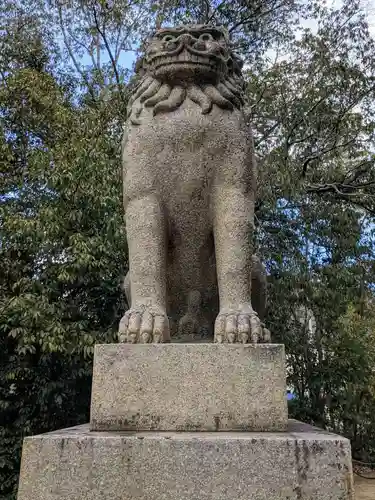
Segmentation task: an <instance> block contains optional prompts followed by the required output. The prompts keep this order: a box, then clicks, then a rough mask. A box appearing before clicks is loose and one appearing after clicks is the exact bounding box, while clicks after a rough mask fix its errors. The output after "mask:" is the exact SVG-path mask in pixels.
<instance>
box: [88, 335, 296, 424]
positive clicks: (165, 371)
mask: <svg viewBox="0 0 375 500" xmlns="http://www.w3.org/2000/svg"><path fill="white" fill-rule="evenodd" d="M286 425H287V403H286V382H285V359H284V346H283V345H279V344H257V345H252V344H246V345H241V344H233V345H220V344H143V345H140V344H138V345H131V344H110V345H97V346H95V357H94V374H93V388H92V400H91V428H92V429H93V430H135V429H137V430H185V431H186V430H187V431H189V430H201V431H203V430H208V431H215V430H219V431H223V430H262V431H273V430H274V431H282V430H285V429H286Z"/></svg>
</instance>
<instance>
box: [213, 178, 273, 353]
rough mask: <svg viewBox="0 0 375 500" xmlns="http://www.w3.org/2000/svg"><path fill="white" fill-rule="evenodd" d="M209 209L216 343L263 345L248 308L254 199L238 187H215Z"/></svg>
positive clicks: (255, 319) (257, 324)
mask: <svg viewBox="0 0 375 500" xmlns="http://www.w3.org/2000/svg"><path fill="white" fill-rule="evenodd" d="M212 207H213V226H214V240H215V254H216V268H217V270H216V272H217V281H218V287H219V297H220V312H219V315H218V317H217V319H216V322H215V341H216V342H230V343H233V342H243V343H246V342H248V341H249V340H250V341H251V342H253V343H257V342H258V341H264V339H263V329H262V325H261V322H260V320H259V317H258V315H257V314H256V312H255V311H254V309H253V307H252V304H251V263H252V253H253V252H252V236H253V219H254V201H253V195H252V194H251V193H249V192H247V193H246V192H244V188H241V187H228V186H218V187H216V190H215V192H214V198H213V204H212Z"/></svg>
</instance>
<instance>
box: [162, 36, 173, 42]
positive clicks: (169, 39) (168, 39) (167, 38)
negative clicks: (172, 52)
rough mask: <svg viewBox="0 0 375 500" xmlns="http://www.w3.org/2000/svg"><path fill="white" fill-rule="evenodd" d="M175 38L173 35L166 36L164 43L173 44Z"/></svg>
mask: <svg viewBox="0 0 375 500" xmlns="http://www.w3.org/2000/svg"><path fill="white" fill-rule="evenodd" d="M174 39H175V38H174V36H173V35H165V36H163V42H172V41H174Z"/></svg>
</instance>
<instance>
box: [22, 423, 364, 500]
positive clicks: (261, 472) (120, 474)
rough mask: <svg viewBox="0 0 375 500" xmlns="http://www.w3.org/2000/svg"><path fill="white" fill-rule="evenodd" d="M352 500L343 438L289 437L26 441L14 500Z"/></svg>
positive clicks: (145, 435)
mask: <svg viewBox="0 0 375 500" xmlns="http://www.w3.org/2000/svg"><path fill="white" fill-rule="evenodd" d="M287 499H288V500H354V496H353V481H352V468H351V453H350V444H349V441H348V440H347V439H344V438H341V437H339V436H336V435H333V434H328V433H324V432H321V431H319V430H318V429H315V428H313V427H310V426H308V425H305V424H301V423H299V422H295V421H290V423H289V429H288V432H286V433H259V432H239V433H235V432H222V433H218V432H215V433H212V432H206V433H202V432H195V433H190V432H181V433H172V432H140V433H132V432H90V431H89V427H88V425H86V426H80V427H75V428H71V429H66V430H62V431H57V432H52V433H49V434H44V435H41V436H34V437H29V438H26V439H25V441H24V447H23V454H22V465H21V476H20V484H19V492H18V500H287Z"/></svg>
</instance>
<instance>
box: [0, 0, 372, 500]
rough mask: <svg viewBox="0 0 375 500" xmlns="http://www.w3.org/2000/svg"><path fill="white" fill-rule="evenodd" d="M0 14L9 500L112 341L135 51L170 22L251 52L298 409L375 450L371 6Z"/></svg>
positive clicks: (1, 484)
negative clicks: (367, 9) (204, 27)
mask: <svg viewBox="0 0 375 500" xmlns="http://www.w3.org/2000/svg"><path fill="white" fill-rule="evenodd" d="M0 19H1V23H2V26H3V29H2V31H1V33H0V52H1V58H0V165H1V175H0V258H1V262H2V269H1V272H0V497H1V498H4V500H11V499H13V498H14V496H15V491H16V486H17V474H18V468H19V458H20V451H21V444H22V438H23V436H25V435H28V434H34V433H38V432H45V431H48V430H52V429H55V428H59V427H65V426H69V425H73V424H76V423H80V422H84V421H87V419H88V408H89V398H90V390H91V387H90V383H91V379H90V377H91V362H92V353H93V346H94V344H95V343H97V342H110V341H113V340H114V339H115V335H116V329H117V325H118V321H119V319H120V317H121V315H122V312H123V310H124V308H125V302H124V297H123V293H122V291H121V281H122V278H123V276H124V274H125V272H126V270H127V248H126V241H125V234H124V229H123V218H122V206H121V164H120V141H121V130H122V126H123V123H124V121H125V107H126V102H127V98H128V94H129V88H128V84H129V78H130V77H131V74H132V72H131V71H130V69H129V67H126V65H125V64H124V61H126V57H127V56H129V54H132V53H133V52H135V53H136V52H138V51H139V50H141V49H142V46H141V43H140V42H141V39H143V37H144V36H146V35H147V34H148V33H149V32H150V31H151V30H153V29H154V28H155V27H156V26H160V25H167V24H172V23H175V22H217V23H224V24H225V25H227V26H228V28H229V29H230V31H231V34H232V37H233V42H234V44H235V46H236V49H237V51H238V52H239V53H240V54H241V55H242V56H243V58H244V60H245V63H246V66H245V74H246V80H247V91H248V92H247V93H248V101H249V107H248V112H249V114H250V115H251V117H252V121H253V128H254V136H255V143H256V153H257V157H258V167H259V168H258V169H259V199H258V203H257V207H256V208H257V210H256V225H257V247H258V250H259V253H260V254H261V256H262V258H263V260H264V261H265V263H266V265H267V269H268V273H269V283H270V285H269V292H270V300H269V309H268V318H267V323H268V326H269V327H270V329H271V331H272V333H273V336H274V340H275V341H280V342H284V343H285V344H286V348H287V352H288V381H289V385H290V386H291V388H293V390H294V393H295V395H296V399H295V400H294V401H293V402H292V403H291V408H290V410H291V413H292V415H293V416H295V417H297V418H300V419H302V420H305V421H310V422H313V423H315V424H318V425H321V426H323V427H325V428H328V429H332V430H334V431H336V432H340V433H342V434H345V435H346V436H348V437H349V438H350V439H351V441H352V445H353V451H354V454H355V456H356V457H357V458H361V459H365V460H366V461H369V460H373V461H374V460H375V418H374V415H375V412H374V409H375V408H374V401H375V399H374V389H375V387H374V374H373V366H374V365H375V363H374V362H375V359H374V357H375V343H374V342H375V337H374V331H375V316H374V313H373V309H374V308H373V304H374V283H375V266H374V264H373V263H374V262H375V258H374V250H375V245H374V241H375V238H374V227H375V226H374V217H375V204H374V199H375V168H374V150H375V149H374V138H375V129H374V126H375V115H374V100H373V91H374V84H375V81H374V76H373V75H374V74H375V47H374V41H373V39H372V38H371V36H370V35H369V32H368V26H367V24H366V19H365V17H364V14H363V12H362V10H361V8H360V2H357V1H354V2H353V1H352V0H351V1H349V0H348V1H344V2H343V5H342V7H341V8H340V9H336V10H329V9H328V8H327V7H326V6H325V4H324V2H322V1H320V0H316V1H314V2H304V1H294V0H281V1H280V0H277V1H276V0H264V1H263V0H259V1H254V2H242V1H234V2H228V1H220V0H218V1H216V0H215V1H203V2H202V1H194V0H192V1H190V0H186V1H184V2H175V1H172V0H165V1H164V0H163V1H158V2H153V1H152V2H151V1H148V0H132V1H129V2H128V1H125V0H114V1H112V2H103V1H101V0H100V1H99V0H90V1H80V0H73V1H71V2H60V1H56V2H55V1H51V2H50V4H49V9H48V11H47V12H46V9H45V3H44V2H41V1H40V0H28V1H26V2H19V1H16V2H6V3H5V4H4V5H3V6H1V8H0ZM304 19H310V21H311V20H313V21H314V22H315V24H316V30H315V31H312V30H311V29H307V28H306V27H305V26H304V25H303V20H304ZM130 84H132V82H131V81H130Z"/></svg>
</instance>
